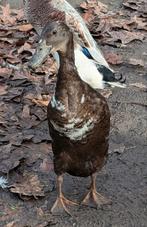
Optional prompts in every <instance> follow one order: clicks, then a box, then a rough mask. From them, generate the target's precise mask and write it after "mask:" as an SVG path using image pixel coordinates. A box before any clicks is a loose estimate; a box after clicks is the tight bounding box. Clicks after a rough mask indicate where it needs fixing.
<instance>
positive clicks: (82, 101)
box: [81, 94, 85, 104]
mask: <svg viewBox="0 0 147 227" xmlns="http://www.w3.org/2000/svg"><path fill="white" fill-rule="evenodd" d="M84 102H85V95H84V94H83V95H82V97H81V104H83V103H84Z"/></svg>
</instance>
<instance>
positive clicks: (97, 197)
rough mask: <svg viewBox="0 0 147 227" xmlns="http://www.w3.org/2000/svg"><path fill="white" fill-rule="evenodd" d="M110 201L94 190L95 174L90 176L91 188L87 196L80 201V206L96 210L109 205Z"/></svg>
mask: <svg viewBox="0 0 147 227" xmlns="http://www.w3.org/2000/svg"><path fill="white" fill-rule="evenodd" d="M110 203H111V200H109V199H106V198H105V197H104V196H102V195H101V194H99V193H98V192H97V190H96V173H95V174H92V176H91V186H90V190H89V192H88V193H87V195H86V196H85V197H84V199H83V200H82V202H81V204H83V205H86V206H90V207H94V208H97V207H99V206H100V205H103V204H110Z"/></svg>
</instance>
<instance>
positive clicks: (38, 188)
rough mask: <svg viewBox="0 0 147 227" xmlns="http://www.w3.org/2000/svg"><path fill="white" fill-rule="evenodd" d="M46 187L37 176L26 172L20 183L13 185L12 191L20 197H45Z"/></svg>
mask: <svg viewBox="0 0 147 227" xmlns="http://www.w3.org/2000/svg"><path fill="white" fill-rule="evenodd" d="M43 188H44V186H43V185H42V184H41V182H40V180H39V179H38V176H37V175H34V173H31V172H26V173H24V174H23V177H22V179H21V181H20V182H17V183H14V184H13V185H11V188H10V191H11V192H13V193H17V194H19V195H20V196H33V197H34V198H37V197H40V196H41V197H42V196H44V192H43Z"/></svg>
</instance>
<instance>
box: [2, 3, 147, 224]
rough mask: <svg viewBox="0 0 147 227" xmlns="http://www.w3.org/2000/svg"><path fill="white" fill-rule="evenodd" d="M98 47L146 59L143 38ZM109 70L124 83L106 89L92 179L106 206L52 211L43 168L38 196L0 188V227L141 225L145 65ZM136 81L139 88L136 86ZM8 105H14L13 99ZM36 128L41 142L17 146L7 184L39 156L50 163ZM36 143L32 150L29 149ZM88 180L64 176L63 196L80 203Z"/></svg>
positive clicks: (146, 212) (146, 179)
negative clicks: (102, 139) (101, 156)
mask: <svg viewBox="0 0 147 227" xmlns="http://www.w3.org/2000/svg"><path fill="white" fill-rule="evenodd" d="M79 2H80V1H78V0H77V1H74V6H78V5H79ZM102 2H104V3H106V4H109V6H110V7H111V8H115V7H117V8H119V7H121V4H122V2H123V1H122V0H119V1H118V0H113V1H111V4H110V3H109V2H110V1H109V0H104V1H102ZM101 48H102V50H103V51H105V49H106V48H107V50H108V49H109V50H110V51H111V52H112V51H113V52H115V53H121V55H122V56H126V57H127V59H129V58H131V57H132V56H133V57H134V58H135V59H142V60H144V61H145V62H147V38H146V39H144V41H143V42H139V41H135V42H132V43H130V44H128V45H127V46H126V47H122V48H119V49H118V48H114V47H113V46H109V47H106V46H105V45H103V46H102V47H101ZM143 53H144V54H143ZM115 69H116V70H117V71H119V72H121V73H122V74H123V75H124V76H125V77H126V84H127V85H128V86H127V88H125V89H120V88H114V89H112V95H111V96H110V97H109V99H108V103H109V106H110V109H111V133H110V148H109V157H108V161H107V163H106V165H105V167H104V168H103V170H102V171H101V172H100V173H98V177H97V190H98V191H99V192H100V193H102V194H103V195H105V196H106V197H108V198H110V199H111V200H112V204H111V205H106V206H103V207H99V208H98V209H97V210H96V209H92V208H88V207H83V206H79V207H73V208H71V209H70V210H71V213H72V217H69V216H68V215H66V214H65V213H62V214H59V215H52V214H51V213H50V208H51V206H52V205H53V202H54V201H55V199H56V195H57V192H56V186H55V174H54V173H53V171H52V170H51V171H50V172H49V173H48V172H47V171H46V170H45V171H42V172H40V173H39V174H38V176H39V180H40V181H41V182H42V185H43V187H44V195H43V196H39V197H38V198H37V199H36V198H33V197H32V198H30V199H29V200H27V198H25V197H23V196H22V197H21V196H18V195H17V193H16V194H14V193H12V192H10V190H9V189H5V190H2V189H0V220H1V222H0V226H1V227H45V226H55V227H71V226H74V227H75V226H77V227H85V226H87V227H147V89H146V88H145V86H146V77H147V65H146V66H145V67H140V66H132V65H130V64H127V62H126V63H125V64H121V65H119V66H115ZM131 84H136V86H131ZM141 84H143V85H144V87H141ZM25 89H33V87H30V85H28V88H25ZM6 102H7V100H6ZM10 105H11V104H10ZM14 105H16V106H17V102H15V104H14ZM20 105H21V104H20ZM16 108H19V106H17V107H16ZM40 109H41V108H40ZM40 111H41V110H40ZM28 124H29V123H28ZM10 127H13V126H12V125H11V126H10ZM41 127H43V128H44V130H43V134H42V135H41V136H42V137H44V141H42V142H41V147H40V151H39V149H38V146H39V142H38V143H37V142H34V144H33V147H32V148H31V149H30V145H28V142H26V143H24V144H23V145H22V146H20V147H19V151H20V152H21V151H22V150H23V151H24V150H25V154H26V156H27V167H26V164H25V160H26V159H23V158H22V159H21V158H20V160H21V161H20V165H19V166H18V167H16V168H14V169H13V171H10V173H9V174H7V175H5V176H7V178H8V180H9V184H11V183H13V179H14V178H15V179H16V178H17V177H18V180H20V179H19V178H20V176H22V175H23V173H22V172H24V171H26V172H27V174H28V173H30V174H32V173H34V172H38V171H39V170H38V166H39V167H40V165H41V163H42V161H43V160H46V159H49V157H50V161H51V160H52V154H51V148H50V141H49V140H48V143H47V142H46V141H47V139H46V138H47V137H48V128H47V121H46V119H44V123H43V125H40V126H38V129H37V130H38V131H37V133H39V131H41V130H42V128H41ZM41 132H42V131H41ZM37 135H38V134H37ZM37 138H38V137H37ZM42 144H43V148H44V150H43V151H42V150H41V149H42ZM36 147H37V153H35V151H36ZM16 155H17V154H16ZM30 156H31V158H32V156H33V158H32V159H33V160H32V159H31V160H30V159H29V157H30ZM25 158H26V157H25ZM29 160H30V161H29ZM15 182H16V181H15ZM89 183H90V179H89V178H87V179H85V178H83V179H82V178H76V177H72V176H70V175H65V178H64V186H63V188H64V194H65V195H66V196H67V197H68V198H70V199H73V200H75V201H80V200H81V199H82V198H83V196H84V195H85V193H86V191H87V189H88V186H89ZM34 197H35V196H34Z"/></svg>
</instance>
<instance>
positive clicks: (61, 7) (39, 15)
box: [24, 0, 125, 89]
mask: <svg viewBox="0 0 147 227" xmlns="http://www.w3.org/2000/svg"><path fill="white" fill-rule="evenodd" d="M24 6H25V7H24V8H25V12H26V16H27V19H28V21H29V22H30V23H31V24H32V25H33V27H34V28H35V30H36V31H37V33H38V34H39V35H40V34H41V31H42V30H43V28H44V26H45V25H46V23H48V22H50V23H51V22H53V21H60V22H64V23H65V24H66V25H67V26H68V27H69V28H70V30H71V31H72V32H73V39H74V46H73V48H74V55H75V65H76V68H77V71H78V74H79V76H80V77H81V79H82V80H83V81H84V82H86V83H88V84H89V85H90V86H91V87H92V88H94V89H98V88H100V89H104V88H105V87H107V86H112V87H122V88H124V87H125V84H124V81H125V78H122V76H121V75H120V78H117V76H116V73H115V72H114V71H113V70H112V69H111V68H110V66H109V65H108V63H107V61H106V60H105V58H104V56H103V54H102V53H101V51H100V49H99V47H98V44H97V43H96V42H95V40H94V39H93V37H92V35H91V34H90V32H89V30H88V28H87V26H86V24H85V22H84V20H83V18H82V17H81V16H80V15H79V13H78V12H77V11H76V10H75V9H74V8H73V7H72V6H71V5H70V4H69V3H68V1H66V0H37V1H36V0H24ZM49 53H50V49H49V48H47V46H46V45H45V44H44V45H42V47H41V51H40V50H39V54H38V49H37V50H36V53H35V54H34V56H33V58H32V60H31V61H30V63H29V65H30V67H31V68H36V67H38V66H39V65H40V64H41V63H42V62H43V61H44V60H45V59H46V57H47V55H49ZM53 56H54V58H55V59H56V61H57V63H58V65H59V56H58V54H57V53H54V54H53ZM83 65H85V67H83ZM89 68H90V70H87V69H89ZM87 72H88V73H87Z"/></svg>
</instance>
